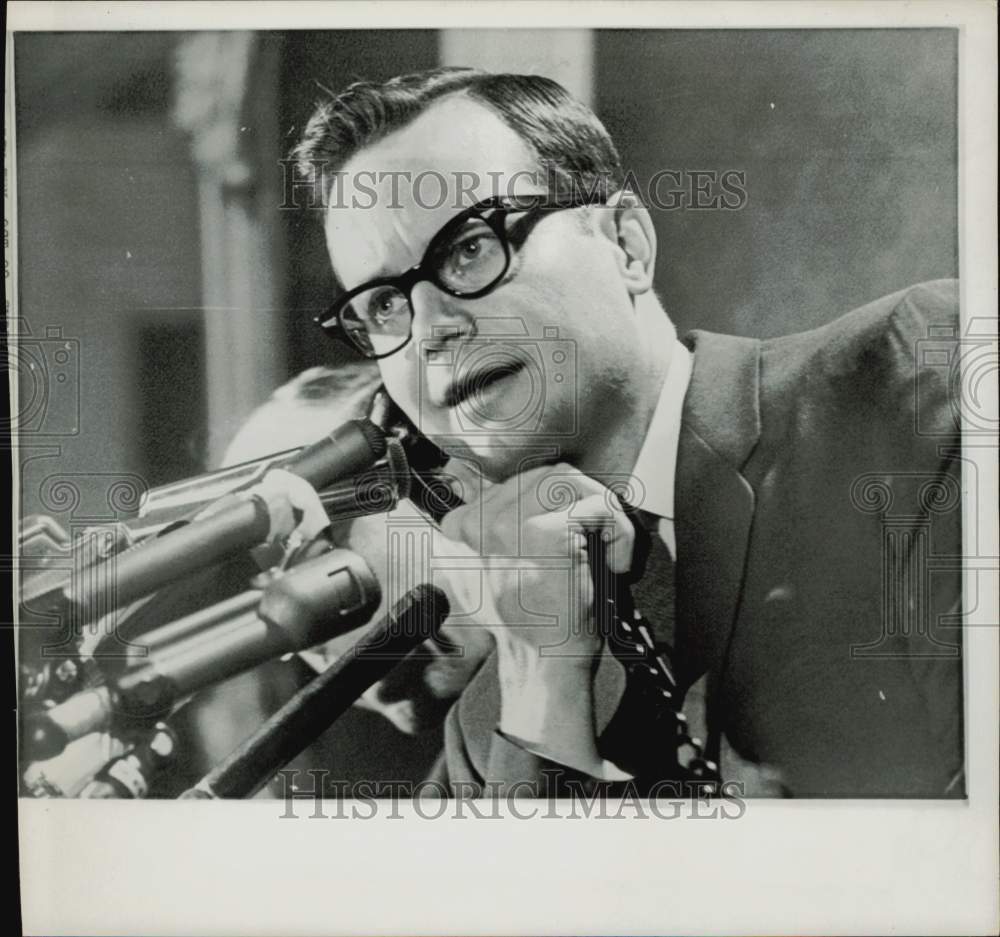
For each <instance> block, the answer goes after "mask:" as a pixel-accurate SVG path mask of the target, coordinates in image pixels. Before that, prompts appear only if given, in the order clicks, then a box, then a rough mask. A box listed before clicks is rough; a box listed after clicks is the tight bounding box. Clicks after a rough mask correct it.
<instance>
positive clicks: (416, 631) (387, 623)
mask: <svg viewBox="0 0 1000 937" xmlns="http://www.w3.org/2000/svg"><path fill="white" fill-rule="evenodd" d="M449 611H450V609H449V606H448V598H447V596H446V595H445V594H444V592H442V591H441V590H440V589H438V588H437V587H436V586H431V585H427V584H424V585H420V586H417V587H416V588H414V589H411V590H410V591H409V592H408V593H407V594H406V595H404V596H403V598H401V599H400V600H399V601H398V602H397V603H396V605H395V606H394V607H393V610H392V612H391V613H390V614H388V615H386V616H385V617H384V618H382V619H381V620H380V621H379V622H378V623H377V624H375V625H373V626H372V627H371V628H370V629H369V630H368V631H367V632H366V633H365V635H364V636H363V637H362V638H361V640H359V641H358V642H357V644H355V645H354V647H352V648H351V650H349V651H348V652H347V653H346V654H344V655H343V656H342V657H340V658H339V659H338V660H337V661H335V662H334V663H333V664H332V665H331V666H330V667H329V668H327V669H326V670H324V671H323V673H321V674H320V675H319V676H318V677H315V678H314V679H313V680H312V681H310V682H309V683H308V684H307V685H306V686H304V687H303V688H302V689H301V690H299V692H298V693H296V694H295V695H294V696H293V697H292V698H291V699H290V700H289V701H288V702H287V703H285V705H284V706H282V707H281V709H279V710H278V711H277V712H276V713H275V714H274V715H273V716H271V718H270V719H268V720H267V722H265V723H264V725H262V726H261V727H260V729H258V730H257V731H256V732H255V733H254V734H253V735H251V736H250V737H249V738H248V739H246V740H245V741H244V742H243V743H242V744H241V745H240V746H239V747H238V748H237V749H236V750H235V751H233V752H232V753H231V754H230V755H228V756H227V757H226V758H225V759H224V760H223V761H222V762H220V763H219V764H218V765H216V767H215V768H213V769H212V771H210V772H209V773H208V774H207V775H206V776H205V777H204V778H202V780H201V781H200V782H199V783H198V784H197V785H196V786H195V787H193V788H191V789H190V790H188V791H185V792H184V793H183V794H182V795H181V796H182V797H184V798H203V799H204V798H218V797H251V796H252V795H253V794H255V793H256V792H257V791H259V790H260V789H261V788H262V787H263V786H264V785H265V784H266V783H267V781H268V780H269V779H270V778H271V777H273V775H274V773H275V772H276V771H277V770H278V769H279V768H280V767H281V766H282V765H285V764H287V763H288V762H289V761H291V759H292V758H294V757H295V756H296V755H298V754H299V753H300V752H301V751H302V750H303V749H304V748H305V747H306V746H307V745H309V744H310V743H311V742H312V741H313V740H314V739H315V738H316V737H317V736H319V735H320V733H321V732H323V731H325V730H326V729H327V728H328V727H329V726H330V725H331V724H332V723H333V722H334V720H336V719H337V718H338V717H339V716H340V715H341V714H343V713H344V711H345V710H347V709H348V707H350V706H351V705H352V704H353V703H354V702H355V700H357V699H358V697H359V696H361V694H362V693H364V691H365V690H367V689H368V687H370V686H372V684H374V683H376V682H378V681H379V680H381V679H382V678H383V677H384V676H385V675H386V674H387V673H388V672H389V671H390V670H392V669H393V667H395V666H396V665H397V664H398V663H399V662H400V661H401V660H402V659H403V658H404V657H406V655H407V654H409V653H410V652H411V651H412V650H413V649H414V648H416V647H418V646H419V645H420V644H421V643H422V642H423V641H426V640H427V639H428V638H433V637H434V636H435V635H436V634H437V630H438V628H439V627H440V626H441V623H442V622H443V621H444V620H445V619H446V618H447V617H448V614H449Z"/></svg>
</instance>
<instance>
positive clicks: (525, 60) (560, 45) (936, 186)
mask: <svg viewBox="0 0 1000 937" xmlns="http://www.w3.org/2000/svg"><path fill="white" fill-rule="evenodd" d="M956 35H957V34H956V32H954V31H949V30H915V31H914V30H911V31H870V30H868V31H866V30H853V31H821V30H816V31H732V32H713V31H631V30H600V31H591V30H561V31H548V32H546V31H518V30H504V31H499V32H489V31H481V30H452V31H446V32H436V31H430V30H426V31H421V30H415V31H379V32H365V31H353V30H352V31H342V32H309V31H289V32H284V33H268V34H240V33H226V34H195V35H192V34H183V33H157V34H150V33H118V34H100V33H92V34H18V35H17V36H16V37H15V69H16V87H15V90H16V140H17V147H18V150H17V163H16V171H17V198H18V204H17V210H18V236H19V241H18V251H19V255H18V257H19V285H18V286H19V315H20V316H21V317H22V320H23V321H22V333H23V334H24V333H25V332H27V333H28V334H27V339H26V344H25V350H26V352H27V351H31V352H32V354H34V355H36V359H37V363H38V366H39V367H40V368H41V369H42V370H43V371H45V369H47V371H45V373H44V374H43V375H42V377H43V380H42V381H41V384H39V373H40V372H39V370H38V369H37V368H36V370H34V371H32V370H31V369H30V362H28V360H27V359H26V358H25V357H24V356H22V358H21V360H20V361H19V362H17V365H18V367H19V369H20V375H19V381H20V386H21V388H22V397H23V400H22V410H23V409H24V405H25V401H28V402H29V403H30V404H31V406H32V407H33V408H34V410H33V414H32V421H33V422H32V423H31V425H30V426H25V427H24V431H23V432H22V439H21V444H22V450H21V466H22V479H21V484H22V490H21V504H22V512H24V513H32V512H38V511H41V512H43V513H46V514H49V515H53V516H55V517H56V518H57V519H58V520H60V521H61V522H62V523H64V524H65V525H66V526H70V524H71V523H72V522H73V521H74V520H76V521H79V520H80V519H81V518H82V519H84V520H86V519H87V518H91V517H107V515H108V513H109V511H110V513H112V514H114V513H115V512H116V511H117V512H119V513H120V508H121V505H119V506H118V507H116V506H115V505H109V498H108V491H109V487H110V485H111V484H112V482H113V480H114V479H116V478H123V477H127V478H130V479H132V480H133V481H134V482H135V484H136V485H137V486H138V487H142V486H143V485H155V484H159V483H162V482H165V481H168V480H171V479H176V478H182V477H187V476H190V475H193V474H196V473H197V472H199V471H201V470H202V469H203V468H204V467H206V466H209V465H212V464H213V463H215V462H217V461H218V459H219V457H220V455H221V452H222V451H223V449H224V447H225V443H226V441H227V440H228V439H229V438H230V437H231V436H232V435H233V434H234V433H235V431H236V429H237V428H238V427H239V425H240V424H241V423H242V422H243V421H244V420H245V419H246V417H247V416H248V415H249V413H250V412H251V411H252V410H253V409H254V408H255V407H256V406H257V405H258V404H259V403H261V402H262V401H264V400H265V399H266V398H267V397H268V395H269V394H270V393H271V391H272V390H273V389H274V388H275V387H276V386H278V385H280V384H281V383H282V382H283V381H285V380H286V379H288V378H289V377H291V376H292V375H294V374H296V373H298V372H300V371H301V370H302V369H304V368H306V367H308V366H311V365H315V364H321V363H326V364H331V363H332V364H336V363H338V362H343V361H345V360H348V358H349V357H350V355H349V353H348V352H346V351H344V350H343V349H341V348H340V347H338V346H337V345H335V344H333V343H331V342H329V340H327V339H325V338H324V336H323V335H322V334H321V333H319V331H318V330H317V329H316V328H315V326H314V325H313V324H312V322H311V318H312V316H313V315H315V314H316V313H318V312H319V311H321V310H322V309H324V308H325V307H326V306H327V305H328V304H329V302H330V301H331V299H332V298H333V291H334V283H333V278H332V275H331V273H330V270H329V266H328V262H327V258H326V252H325V248H324V244H323V237H322V230H321V227H320V224H319V221H318V219H317V217H316V216H315V213H309V212H307V211H305V210H298V211H294V210H280V209H279V206H280V204H281V201H282V197H281V185H282V178H283V172H284V170H283V168H282V166H281V164H280V162H279V160H280V159H281V158H282V157H283V156H284V155H285V154H286V153H287V151H288V149H289V147H290V146H291V145H292V144H293V143H294V142H295V141H296V139H297V137H298V135H299V133H300V132H301V130H302V128H303V127H304V125H305V122H306V121H307V119H308V117H309V114H310V112H311V109H312V107H313V104H314V101H315V100H316V99H317V97H318V96H319V95H320V94H321V89H322V88H328V89H331V90H334V91H336V90H338V89H341V88H343V87H345V86H346V85H347V84H349V83H350V82H351V81H354V80H357V79H362V78H363V79H369V80H376V81H377V80H380V79H385V78H388V77H390V76H392V75H394V74H398V73H401V72H406V71H412V70H416V69H422V68H428V67H432V66H434V65H437V64H441V63H444V64H463V65H464V64H474V65H480V66H485V67H488V68H491V69H494V70H503V69H509V70H517V71H529V72H538V73H542V74H548V75H551V76H552V77H555V78H557V79H558V80H561V81H563V82H564V83H565V84H566V85H567V86H568V87H570V88H571V90H573V91H574V92H575V93H576V94H577V95H578V96H580V97H581V98H583V99H584V100H586V101H588V102H589V103H590V104H591V105H592V106H593V107H594V108H595V110H596V112H597V114H598V115H599V116H600V117H601V119H602V120H603V121H604V122H605V124H606V125H607V127H608V129H609V130H610V132H611V134H612V135H613V136H614V137H615V138H616V140H617V141H618V143H619V146H620V149H621V152H622V156H623V159H624V162H625V165H626V168H627V169H630V170H632V172H633V174H634V178H635V179H636V180H637V181H638V183H639V185H640V190H641V189H642V187H643V186H645V185H646V184H648V182H649V180H650V179H651V178H652V177H654V176H655V174H656V173H657V172H659V171H661V170H677V171H681V172H690V171H692V170H704V171H715V172H718V173H721V172H724V171H727V170H735V171H738V172H743V173H745V191H746V195H747V198H746V204H745V206H743V207H742V209H741V210H739V211H700V210H697V209H693V208H691V207H690V206H688V207H686V208H680V209H677V210H671V211H667V210H657V209H655V208H654V210H653V218H654V223H655V225H656V230H657V235H658V239H659V245H660V246H659V260H658V268H657V276H656V288H657V290H658V291H659V293H660V294H661V296H662V298H663V300H664V303H665V305H666V308H667V310H668V312H669V313H670V315H671V316H672V317H673V318H674V320H675V322H676V323H677V325H678V328H679V330H680V331H681V332H682V333H683V332H685V331H687V330H688V329H691V328H707V329H711V330H714V331H720V332H731V333H736V334H740V335H748V336H762V337H763V336H771V335H776V334H781V333H784V332H789V331H795V330H800V329H805V328H809V327H811V326H815V325H818V324H820V323H822V322H824V321H827V320H829V319H831V318H833V317H834V316H836V315H838V314H840V313H842V312H844V311H846V310H848V309H850V308H853V307H854V306H857V305H859V304H862V303H864V302H866V301H868V300H870V299H874V298H876V297H878V296H880V295H883V294H885V293H888V292H891V291H893V290H896V289H899V288H901V287H903V286H905V285H907V284H909V283H912V282H916V281H919V280H924V279H931V278H936V277H945V276H954V275H956V274H957V270H958V265H957V233H956V199H957V177H956V147H957V127H956V95H957V87H956V53H957V48H956V41H957V40H956ZM28 343H31V344H30V347H29V344H28ZM59 375H63V377H62V379H61V380H60V379H59ZM39 394H41V397H39ZM42 397H44V399H42ZM46 407H47V409H46ZM39 413H40V414H41V415H40V416H39ZM264 442H266V440H265V441H264ZM66 478H70V479H71V480H72V485H73V486H74V487H75V490H76V492H77V494H76V495H75V496H74V497H73V498H70V499H69V500H66V499H65V498H62V500H60V497H57V496H55V495H54V494H53V491H54V490H55V481H57V480H58V479H66ZM60 490H62V489H60ZM74 498H75V499H76V500H74ZM278 695H279V696H280V694H278ZM273 705H277V703H276V702H273ZM352 719H353V720H355V721H354V722H351V721H350V720H347V721H342V722H341V723H338V725H337V726H336V727H335V730H334V733H333V735H331V741H330V745H331V750H332V751H335V752H336V753H337V760H338V763H339V764H340V765H341V766H342V768H343V770H342V772H341V774H342V776H349V775H350V774H351V772H352V771H355V770H356V771H357V772H358V776H362V777H363V776H365V773H364V772H365V771H366V770H367V771H372V770H377V774H378V775H381V776H387V772H389V773H391V772H392V771H396V773H397V776H399V773H400V772H401V771H402V772H404V773H405V772H411V773H419V772H420V771H421V770H422V769H423V768H424V767H426V766H427V765H428V764H429V761H430V759H431V758H432V757H433V752H434V750H435V748H436V739H434V738H430V739H427V740H424V741H419V740H407V741H406V742H405V743H404V742H402V741H400V740H399V737H398V736H395V741H394V740H393V730H392V729H391V728H390V727H388V724H387V723H384V721H382V720H381V719H380V718H379V717H376V716H373V715H371V714H353V715H352ZM357 720H360V722H359V721H357ZM386 733H388V734H386ZM397 743H398V744H397ZM365 749H367V751H368V756H369V760H368V761H367V762H366V761H365V757H364V752H365ZM389 750H391V753H392V754H388V755H387V754H385V753H386V751H389ZM372 752H376V753H380V754H378V755H377V756H376V757H377V758H378V759H382V760H381V761H378V764H377V765H376V769H372V763H371V760H370V757H371V753H372Z"/></svg>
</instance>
